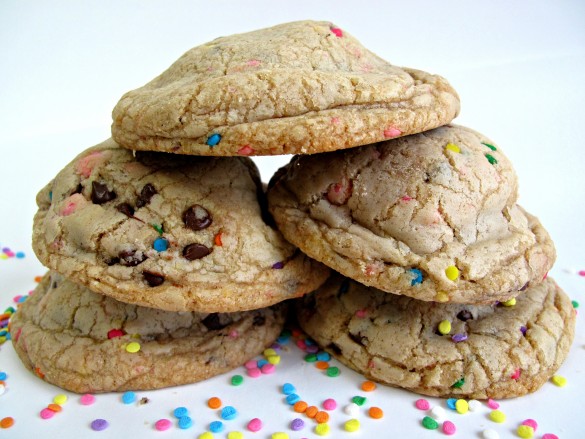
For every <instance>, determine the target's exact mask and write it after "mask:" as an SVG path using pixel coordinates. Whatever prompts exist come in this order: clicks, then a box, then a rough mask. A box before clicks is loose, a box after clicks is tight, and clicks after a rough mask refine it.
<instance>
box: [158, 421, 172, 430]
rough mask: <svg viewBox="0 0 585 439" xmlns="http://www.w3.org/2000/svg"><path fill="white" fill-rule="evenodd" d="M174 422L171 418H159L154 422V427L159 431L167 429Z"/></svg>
mask: <svg viewBox="0 0 585 439" xmlns="http://www.w3.org/2000/svg"><path fill="white" fill-rule="evenodd" d="M171 425H173V424H172V422H171V421H170V420H169V419H159V420H158V421H156V422H155V423H154V428H156V429H157V430H158V431H165V430H168V429H169V428H171Z"/></svg>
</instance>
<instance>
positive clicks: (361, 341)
mask: <svg viewBox="0 0 585 439" xmlns="http://www.w3.org/2000/svg"><path fill="white" fill-rule="evenodd" d="M348 335H349V338H351V339H352V340H353V341H355V342H356V343H357V344H361V345H362V346H367V345H368V339H367V338H366V337H364V336H363V335H361V334H352V333H351V332H350V333H348Z"/></svg>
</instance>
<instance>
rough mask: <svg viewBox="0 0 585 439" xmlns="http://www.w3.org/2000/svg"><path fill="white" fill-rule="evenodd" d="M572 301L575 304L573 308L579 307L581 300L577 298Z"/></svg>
mask: <svg viewBox="0 0 585 439" xmlns="http://www.w3.org/2000/svg"><path fill="white" fill-rule="evenodd" d="M571 303H572V304H573V308H579V302H577V301H576V300H571Z"/></svg>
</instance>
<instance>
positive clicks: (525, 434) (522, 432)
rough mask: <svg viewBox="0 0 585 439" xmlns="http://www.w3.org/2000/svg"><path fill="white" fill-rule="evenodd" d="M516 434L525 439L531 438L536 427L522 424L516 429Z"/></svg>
mask: <svg viewBox="0 0 585 439" xmlns="http://www.w3.org/2000/svg"><path fill="white" fill-rule="evenodd" d="M516 434H518V436H520V437H521V438H524V439H530V438H531V437H532V436H534V428H532V427H530V426H529V425H520V426H518V428H517V429H516Z"/></svg>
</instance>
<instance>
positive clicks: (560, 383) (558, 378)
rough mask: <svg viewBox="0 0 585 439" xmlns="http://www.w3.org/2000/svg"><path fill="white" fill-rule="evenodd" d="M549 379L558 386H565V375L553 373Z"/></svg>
mask: <svg viewBox="0 0 585 439" xmlns="http://www.w3.org/2000/svg"><path fill="white" fill-rule="evenodd" d="M551 381H552V382H553V384H554V385H556V386H559V387H565V386H566V385H567V379H566V378H565V377H562V376H560V375H554V376H553V377H552V378H551Z"/></svg>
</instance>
